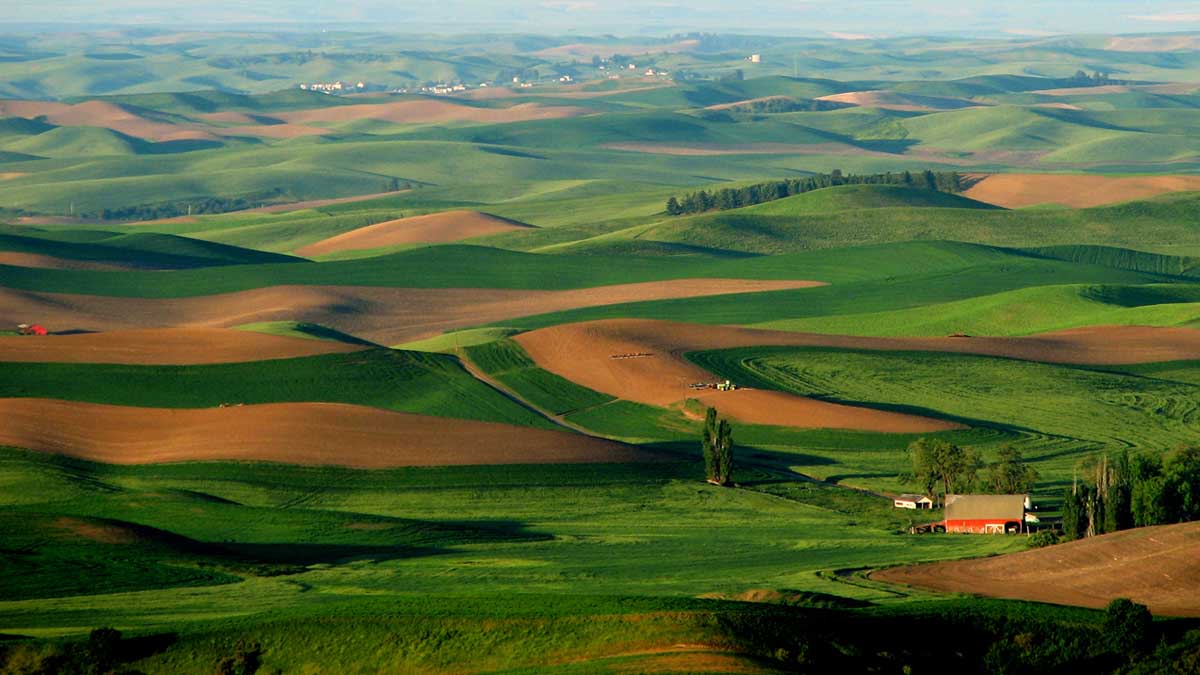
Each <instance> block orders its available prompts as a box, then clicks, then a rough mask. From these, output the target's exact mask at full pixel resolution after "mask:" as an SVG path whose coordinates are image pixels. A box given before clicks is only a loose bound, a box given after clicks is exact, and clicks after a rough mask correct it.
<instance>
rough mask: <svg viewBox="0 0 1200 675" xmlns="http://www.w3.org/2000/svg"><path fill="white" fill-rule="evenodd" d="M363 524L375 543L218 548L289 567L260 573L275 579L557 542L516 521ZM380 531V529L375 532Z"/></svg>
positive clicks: (251, 562)
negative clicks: (319, 569) (476, 547)
mask: <svg viewBox="0 0 1200 675" xmlns="http://www.w3.org/2000/svg"><path fill="white" fill-rule="evenodd" d="M363 525H364V528H363V529H362V533H363V536H364V538H367V539H369V540H371V541H370V542H369V543H361V544H360V543H353V542H349V543H336V544H310V543H300V542H296V543H292V542H271V543H252V542H251V543H239V542H223V543H220V544H214V546H218V547H219V548H220V549H221V551H222V552H223V553H224V554H225V555H226V556H228V557H230V558H233V559H236V560H240V561H243V562H244V563H245V564H248V565H262V566H266V567H268V568H270V567H273V566H283V567H284V568H288V569H281V570H275V571H272V570H271V569H261V570H257V571H256V573H259V572H261V573H265V574H268V575H270V574H288V573H292V572H294V571H298V570H293V569H290V568H303V567H307V566H309V565H318V564H326V563H338V562H348V561H352V560H376V561H382V560H397V559H401V558H417V557H426V556H434V555H443V554H446V553H450V552H452V550H451V549H452V548H453V547H455V546H458V545H463V544H490V543H519V542H534V541H548V540H550V539H552V538H553V537H552V536H551V535H549V534H545V533H541V532H532V531H529V530H528V529H526V528H527V527H528V526H527V524H526V523H523V522H520V521H515V520H494V521H492V520H489V521H459V522H441V521H439V522H437V523H430V522H423V523H421V525H423V526H425V527H429V528H430V529H428V530H424V531H418V532H412V531H410V530H408V529H406V528H405V527H403V526H402V525H400V526H396V525H392V524H390V523H388V522H386V521H383V522H379V523H363ZM375 527H378V529H374V528H375ZM393 532H394V534H393ZM389 538H394V539H395V543H388V542H387V541H386V540H387V539H389ZM380 540H385V541H382V542H381V541H380Z"/></svg>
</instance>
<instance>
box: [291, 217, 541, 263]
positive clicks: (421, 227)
mask: <svg viewBox="0 0 1200 675" xmlns="http://www.w3.org/2000/svg"><path fill="white" fill-rule="evenodd" d="M528 227H529V226H528V225H524V224H521V223H517V222H515V221H511V220H507V219H505V218H499V217H496V216H493V215H489V214H487V213H480V212H478V211H443V212H441V213H431V214H429V215H426V216H412V217H410V218H400V219H398V220H389V221H386V222H382V223H376V224H374V225H368V226H366V227H360V228H358V229H357V230H351V231H349V232H343V233H342V234H339V235H337V236H333V237H330V238H328V239H322V240H321V241H318V242H316V243H314V244H309V245H308V246H305V247H303V248H299V249H296V254H297V255H302V256H319V255H326V254H329V253H337V252H340V251H362V250H366V249H372V248H382V247H384V246H397V245H400V244H418V243H437V242H447V241H459V240H462V239H469V238H471V237H481V236H483V235H486V234H497V233H500V232H508V231H510V230H520V229H524V228H528Z"/></svg>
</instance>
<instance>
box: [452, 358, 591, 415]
mask: <svg viewBox="0 0 1200 675" xmlns="http://www.w3.org/2000/svg"><path fill="white" fill-rule="evenodd" d="M466 353H467V357H468V358H470V359H471V361H472V362H473V363H475V365H477V366H478V367H479V368H480V369H481V370H483V371H484V372H485V373H487V374H488V375H491V376H492V377H495V378H496V379H497V380H499V381H500V382H502V383H503V384H505V385H506V386H508V387H510V388H511V389H512V390H513V391H515V392H517V393H518V394H519V395H520V396H521V397H522V398H523V399H525V400H526V401H529V402H530V403H533V404H534V405H536V406H538V407H539V408H541V409H543V410H547V411H549V412H551V413H553V414H555V415H566V414H570V413H571V412H574V411H577V410H580V409H584V408H591V407H594V406H598V405H602V404H604V403H607V402H609V401H611V400H613V398H612V397H611V396H608V395H606V394H601V393H599V392H595V391H592V390H590V389H585V388H584V387H581V386H579V385H577V384H575V383H574V382H571V381H570V380H567V379H565V378H562V377H559V376H558V375H555V374H554V373H550V372H547V371H545V370H542V369H541V368H538V367H537V366H536V364H534V362H533V360H532V359H530V358H529V355H528V354H526V353H525V350H524V349H522V348H521V345H519V344H517V343H516V342H513V341H512V340H507V339H504V340H496V341H494V342H489V343H486V344H482V345H478V346H474V347H467V348H466Z"/></svg>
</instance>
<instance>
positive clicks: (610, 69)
mask: <svg viewBox="0 0 1200 675" xmlns="http://www.w3.org/2000/svg"><path fill="white" fill-rule="evenodd" d="M746 60H747V61H750V62H752V63H761V58H760V56H759V55H758V54H754V55H751V56H748V57H746ZM511 72H516V71H511ZM623 77H635V78H656V79H670V78H671V71H669V70H665V69H662V68H656V67H654V66H642V65H639V64H638V63H637V62H636V61H635V60H630V59H629V58H628V57H623V56H621V55H613V56H612V57H610V58H601V57H599V56H595V57H593V58H592V60H591V68H590V70H589V69H588V67H587V65H586V64H580V63H572V64H569V65H565V66H562V67H560V68H557V69H556V72H554V73H552V74H543V73H541V72H539V71H538V70H535V69H534V70H526V71H522V72H519V73H516V74H513V75H511V76H509V75H504V76H498V77H496V78H495V79H492V80H485V81H480V82H477V83H469V82H463V81H457V80H455V81H440V82H426V83H424V84H422V85H420V86H402V87H392V86H390V85H386V84H377V83H367V82H365V81H362V80H358V81H347V80H335V81H333V82H303V83H301V84H300V85H299V86H300V88H301V89H303V90H305V91H318V92H321V93H324V94H334V95H336V94H351V93H362V92H366V91H387V92H389V93H393V94H430V95H434V96H450V95H453V94H460V93H463V92H466V91H470V90H472V89H486V88H488V87H498V86H508V87H512V88H514V89H530V88H533V87H535V86H539V85H563V84H576V83H579V82H583V81H587V80H600V79H607V80H619V79H621V78H623Z"/></svg>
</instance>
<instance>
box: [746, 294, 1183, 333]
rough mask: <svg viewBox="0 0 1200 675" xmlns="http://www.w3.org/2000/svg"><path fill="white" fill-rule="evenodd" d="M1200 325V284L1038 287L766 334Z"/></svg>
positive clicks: (796, 324) (805, 322) (789, 323)
mask: <svg viewBox="0 0 1200 675" xmlns="http://www.w3.org/2000/svg"><path fill="white" fill-rule="evenodd" d="M1197 320H1200V286H1194V285H1180V284H1170V285H1151V286H1095V285H1087V284H1084V285H1066V286H1054V285H1051V286H1035V287H1032V288H1022V289H1019V290H1014V291H1005V292H1002V293H997V294H994V295H984V296H979V297H972V298H968V299H966V300H957V301H953V302H946V303H936V304H931V305H922V306H920V307H914V308H909V309H900V310H894V311H883V312H873V313H862V314H847V315H841V316H825V317H814V318H808V319H784V320H779V321H766V322H763V323H761V324H758V326H757V327H759V328H770V329H777V330H796V331H807V332H815V333H837V334H844V335H951V334H954V333H967V334H970V335H1028V334H1032V333H1043V332H1047V331H1053V330H1063V329H1066V328H1077V327H1080V326H1096V325H1137V326H1141V325H1146V326H1177V325H1188V324H1193V323H1195V322H1196V321H1197Z"/></svg>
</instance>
